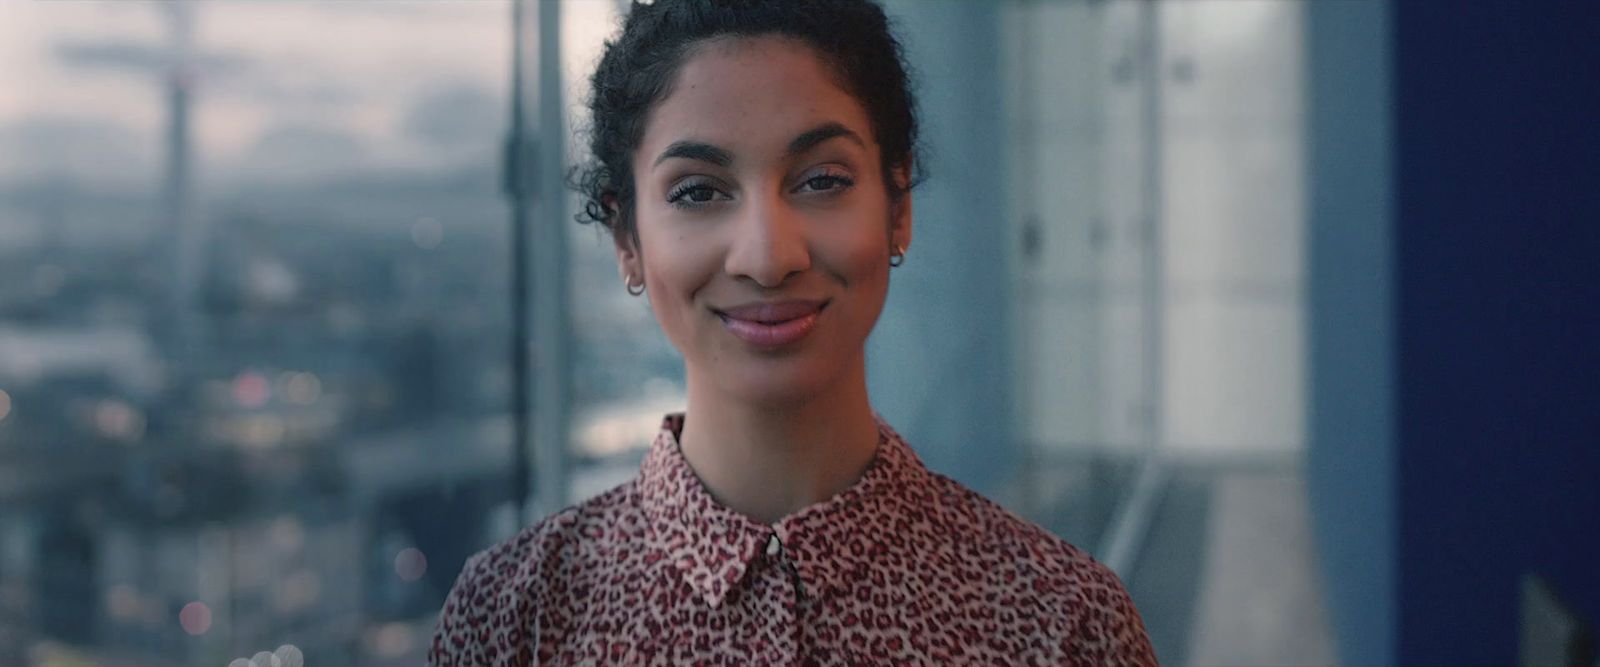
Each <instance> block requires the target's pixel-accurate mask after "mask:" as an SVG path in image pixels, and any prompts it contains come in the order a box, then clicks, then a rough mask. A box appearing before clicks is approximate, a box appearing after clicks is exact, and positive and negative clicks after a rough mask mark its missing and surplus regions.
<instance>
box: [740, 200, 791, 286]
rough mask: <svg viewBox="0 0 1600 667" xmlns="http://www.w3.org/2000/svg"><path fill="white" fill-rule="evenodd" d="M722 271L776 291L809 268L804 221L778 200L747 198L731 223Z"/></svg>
mask: <svg viewBox="0 0 1600 667" xmlns="http://www.w3.org/2000/svg"><path fill="white" fill-rule="evenodd" d="M731 233H732V234H733V239H732V241H731V242H730V244H729V248H728V258H727V263H726V266H725V270H726V271H727V272H728V273H729V274H730V275H733V276H735V277H738V276H746V277H749V278H750V279H751V280H754V281H755V282H756V283H757V284H759V285H761V286H762V287H778V286H780V285H782V284H783V282H784V281H785V280H787V279H788V278H789V276H790V275H792V274H795V273H800V272H803V271H805V270H806V269H809V268H811V251H810V249H809V248H808V247H807V243H808V240H807V238H806V229H805V220H804V219H803V218H802V217H801V216H800V215H799V214H798V213H797V212H796V211H795V210H794V209H793V207H790V206H789V205H788V204H787V203H786V202H784V201H783V198H782V197H778V196H775V195H774V196H760V197H751V198H749V199H746V200H745V206H744V207H743V210H741V211H740V213H739V216H738V219H737V220H735V221H734V224H733V229H732V232H731Z"/></svg>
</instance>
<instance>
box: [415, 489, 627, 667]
mask: <svg viewBox="0 0 1600 667" xmlns="http://www.w3.org/2000/svg"><path fill="white" fill-rule="evenodd" d="M632 495H633V482H631V481H630V482H627V483H624V484H621V485H619V486H616V487H614V488H612V489H611V490H609V491H607V492H605V493H602V494H600V495H598V496H595V497H593V498H590V499H589V500H586V501H583V502H581V503H578V504H576V505H572V506H569V507H567V508H565V509H563V510H561V511H559V512H556V513H554V514H551V515H549V516H546V517H544V518H543V519H541V520H539V521H537V522H535V523H533V524H532V525H529V526H527V527H525V528H523V529H522V530H520V531H518V532H517V534H515V535H513V536H511V537H510V538H507V539H505V540H502V541H500V542H499V543H496V544H494V545H493V546H490V547H488V548H487V549H484V550H482V551H479V552H477V553H476V554H473V555H472V556H471V557H470V558H468V559H467V562H466V565H464V566H462V568H461V574H460V575H458V576H457V577H456V582H455V585H454V586H453V587H452V588H451V589H450V593H449V595H448V596H447V597H446V599H445V603H444V606H443V607H442V608H441V609H440V611H439V620H438V626H437V628H436V630H435V632H434V638H433V644H432V646H431V647H430V648H429V651H428V664H429V665H433V666H436V667H444V666H448V665H479V664H500V662H501V661H507V660H508V661H510V662H511V663H514V664H528V663H527V662H525V661H522V660H521V659H520V657H521V656H519V655H518V654H519V653H521V652H522V651H526V650H529V647H530V646H531V643H532V642H531V641H530V640H531V639H532V626H533V621H534V616H535V613H536V612H537V610H538V608H539V598H540V596H541V595H542V593H543V587H544V586H545V584H546V583H548V581H549V580H550V579H551V578H552V577H559V576H562V572H563V571H566V570H571V569H574V568H582V567H583V566H584V563H585V562H586V561H588V560H592V559H593V557H594V556H595V555H596V553H597V552H601V551H604V550H605V549H606V548H608V542H609V541H610V539H611V536H612V535H613V534H612V533H611V532H609V531H614V530H617V529H619V528H621V527H622V526H625V525H627V524H628V523H630V522H631V521H630V520H629V514H630V513H631V508H632V506H633V502H632ZM530 657H531V656H530Z"/></svg>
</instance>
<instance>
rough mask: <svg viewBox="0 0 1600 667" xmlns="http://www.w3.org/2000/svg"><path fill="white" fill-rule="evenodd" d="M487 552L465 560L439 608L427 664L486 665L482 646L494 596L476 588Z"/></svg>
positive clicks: (442, 666) (445, 666)
mask: <svg viewBox="0 0 1600 667" xmlns="http://www.w3.org/2000/svg"><path fill="white" fill-rule="evenodd" d="M486 555H487V554H484V553H479V554H477V555H475V556H473V557H472V558H469V559H467V564H466V565H465V566H464V567H462V568H461V574H460V575H459V576H457V577H456V583H455V586H453V587H451V589H450V595H449V596H448V597H446V598H445V603H444V607H443V608H442V609H440V610H439V622H438V626H437V627H436V628H435V630H434V633H433V644H432V645H431V646H430V647H429V648H428V667H479V666H482V667H487V666H488V665H489V659H488V656H486V655H485V654H484V646H485V645H487V644H488V642H489V633H490V619H491V618H493V617H494V614H493V609H492V605H493V602H494V596H493V595H492V594H487V593H488V592H486V591H480V590H479V582H480V581H481V580H482V579H481V576H480V570H482V569H483V566H484V558H485V556H486Z"/></svg>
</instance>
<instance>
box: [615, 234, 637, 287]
mask: <svg viewBox="0 0 1600 667" xmlns="http://www.w3.org/2000/svg"><path fill="white" fill-rule="evenodd" d="M612 240H613V241H614V243H613V244H612V245H613V247H614V249H615V250H616V252H617V272H618V273H620V274H621V275H622V282H623V283H634V284H637V283H638V282H642V281H643V280H644V263H643V262H642V261H640V253H639V243H638V239H635V238H633V236H632V235H631V234H628V233H627V232H624V231H620V230H616V231H613V232H612Z"/></svg>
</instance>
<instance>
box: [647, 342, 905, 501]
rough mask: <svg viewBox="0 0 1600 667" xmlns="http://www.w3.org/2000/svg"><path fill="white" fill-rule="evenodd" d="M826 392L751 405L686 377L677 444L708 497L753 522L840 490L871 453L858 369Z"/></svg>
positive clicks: (871, 427)
mask: <svg viewBox="0 0 1600 667" xmlns="http://www.w3.org/2000/svg"><path fill="white" fill-rule="evenodd" d="M861 366H862V368H860V369H859V370H858V371H857V372H854V373H851V374H848V376H847V377H846V378H844V379H842V380H841V381H840V383H839V385H838V387H837V388H836V389H835V390H833V391H828V392H825V393H824V394H823V395H820V396H818V397H816V398H815V399H813V400H810V401H807V402H804V403H798V404H785V405H782V406H781V407H775V406H771V405H755V404H751V403H750V402H749V401H747V400H740V399H739V397H734V396H728V395H726V394H721V393H718V392H717V391H716V390H715V388H714V387H707V386H706V385H707V384H708V383H705V382H695V381H694V378H693V377H691V378H690V383H689V385H690V386H689V407H688V411H687V413H686V415H685V420H684V424H683V433H682V434H681V436H680V437H679V442H680V444H681V446H682V448H683V455H684V457H685V458H686V459H687V460H688V462H689V466H690V467H691V468H693V469H694V472H695V474H696V475H697V476H698V477H699V478H700V481H701V483H702V484H705V486H706V489H707V490H709V491H710V492H711V495H712V497H714V498H716V499H717V501H718V502H721V503H722V504H723V505H725V506H727V507H728V508H730V509H732V510H734V511H736V512H739V513H741V514H744V515H745V516H748V517H750V518H752V519H754V520H756V521H759V522H761V523H767V524H770V523H776V522H777V521H778V520H779V519H781V518H783V517H785V516H788V515H790V514H793V513H794V512H796V511H798V510H800V509H802V508H804V507H807V506H809V505H812V504H815V503H818V502H821V501H823V500H826V499H828V498H830V497H832V496H834V495H835V494H838V493H839V492H841V491H844V490H845V489H848V488H849V487H850V486H851V485H852V484H854V483H855V482H856V480H858V479H860V478H861V475H862V474H863V473H864V472H865V471H866V468H867V466H868V465H869V464H870V463H871V462H872V457H873V456H874V455H875V454H876V452H877V446H878V425H877V421H876V420H874V419H873V415H872V405H871V403H870V402H869V401H868V398H867V383H866V369H865V368H864V366H865V364H862V365H861Z"/></svg>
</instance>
